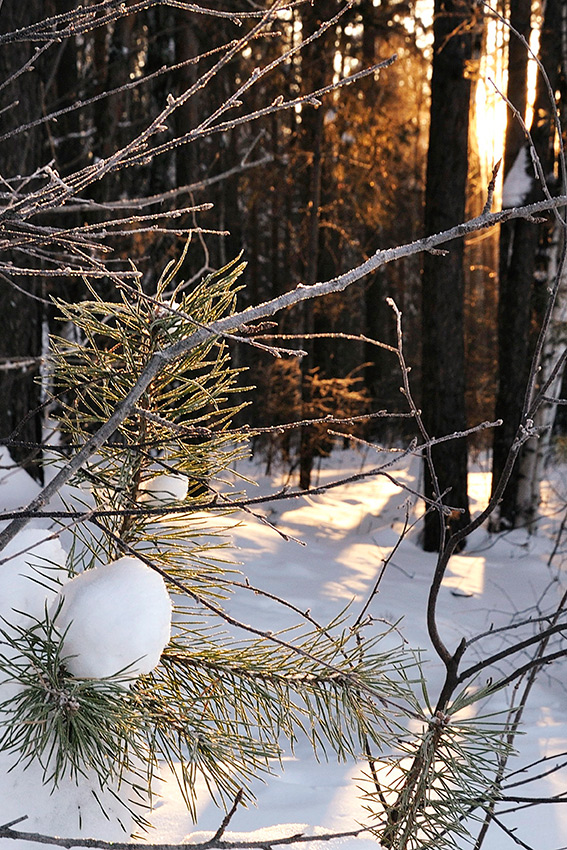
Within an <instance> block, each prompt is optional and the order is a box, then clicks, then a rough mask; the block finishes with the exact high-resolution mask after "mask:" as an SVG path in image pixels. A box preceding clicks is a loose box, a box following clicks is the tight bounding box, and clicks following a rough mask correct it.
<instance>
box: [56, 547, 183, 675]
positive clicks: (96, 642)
mask: <svg viewBox="0 0 567 850" xmlns="http://www.w3.org/2000/svg"><path fill="white" fill-rule="evenodd" d="M61 601H62V605H61V608H60V610H59V611H58V613H57V616H56V617H55V620H54V622H55V624H56V626H57V628H58V629H59V631H60V632H61V633H62V634H63V635H64V638H63V657H64V658H65V665H66V667H67V669H68V670H69V672H70V673H71V675H73V676H76V677H77V678H80V679H90V678H94V679H104V678H106V677H108V676H120V677H121V678H125V679H135V678H137V677H138V676H142V675H143V674H145V673H149V672H150V671H151V670H153V669H154V667H155V666H156V665H157V664H158V663H159V659H160V656H161V653H162V652H163V650H164V648H165V646H166V645H167V643H168V642H169V638H170V636H171V600H170V598H169V594H168V592H167V590H166V588H165V584H164V581H163V579H162V577H161V576H160V575H159V574H158V573H156V572H155V571H154V570H152V569H150V568H149V567H147V566H146V565H145V564H143V563H142V561H140V560H138V558H129V557H125V558H120V559H119V560H118V561H113V562H112V563H110V564H103V565H102V566H100V567H95V568H94V569H92V570H88V571H87V572H85V573H82V574H81V575H79V576H76V577H75V578H74V579H72V581H70V582H68V583H67V584H66V585H65V586H64V587H63V588H62V590H61V591H60V593H59V595H58V596H57V598H56V599H55V600H54V602H53V603H52V606H51V615H52V617H53V616H54V615H55V612H56V611H57V608H58V606H59V605H60V604H61Z"/></svg>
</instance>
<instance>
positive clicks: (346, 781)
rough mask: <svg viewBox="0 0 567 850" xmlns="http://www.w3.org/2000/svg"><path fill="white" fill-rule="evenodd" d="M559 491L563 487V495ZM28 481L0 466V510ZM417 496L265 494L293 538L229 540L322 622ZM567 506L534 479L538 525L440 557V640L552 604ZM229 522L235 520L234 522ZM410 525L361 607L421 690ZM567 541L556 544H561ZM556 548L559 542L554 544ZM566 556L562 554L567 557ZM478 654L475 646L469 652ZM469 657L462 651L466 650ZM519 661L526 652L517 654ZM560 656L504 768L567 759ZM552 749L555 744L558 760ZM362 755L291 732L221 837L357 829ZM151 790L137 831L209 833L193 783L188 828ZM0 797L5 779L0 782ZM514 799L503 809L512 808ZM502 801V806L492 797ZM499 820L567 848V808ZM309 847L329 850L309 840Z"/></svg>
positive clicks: (564, 781) (565, 775)
mask: <svg viewBox="0 0 567 850" xmlns="http://www.w3.org/2000/svg"><path fill="white" fill-rule="evenodd" d="M379 460H380V458H377V457H376V456H375V455H370V454H369V455H367V456H364V457H363V456H362V455H360V454H359V453H357V452H355V451H345V452H336V453H335V454H334V455H333V456H332V457H331V458H329V459H327V460H325V461H323V462H322V466H321V470H320V474H319V483H321V484H322V483H327V482H329V481H332V480H335V479H337V478H339V477H341V476H344V475H348V474H351V473H355V472H360V471H361V469H369V468H371V467H373V466H376V465H377V462H378V461H379ZM239 471H240V472H241V473H243V474H244V475H246V476H247V477H249V478H250V479H253V480H256V481H257V482H258V486H256V487H252V486H251V485H250V486H247V487H246V489H247V490H248V492H249V493H250V494H251V495H260V494H263V493H267V492H270V491H274V490H277V489H278V487H279V485H280V484H281V481H279V480H278V478H277V476H274V477H271V478H268V477H266V476H265V475H263V472H262V467H261V466H260V465H258V464H256V465H254V464H251V463H242V464H241V466H240V467H239ZM390 472H391V473H392V474H393V475H394V476H395V477H396V479H397V480H398V481H399V482H400V483H403V484H406V485H408V486H409V487H411V488H413V489H417V490H419V487H420V481H419V463H418V461H417V460H416V459H414V460H413V461H412V462H409V461H407V459H406V460H405V461H404V462H403V463H402V464H401V466H400V468H399V469H396V470H393V471H392V470H390ZM562 487H563V492H562ZM488 489H489V476H488V474H487V472H486V471H484V470H483V468H482V464H479V465H477V466H476V467H475V468H474V470H473V471H472V472H471V474H470V490H471V495H472V500H473V505H472V506H473V508H474V509H475V510H478V509H480V507H481V506H482V505H483V503H484V502H485V500H486V498H487V496H488ZM34 492H35V485H34V484H33V482H31V481H30V479H29V478H27V476H25V475H24V473H22V472H20V471H18V472H16V473H13V474H6V476H5V479H4V483H3V485H2V486H1V488H0V505H1V506H2V507H4V508H7V507H14V506H16V505H21V504H23V503H25V502H26V501H27V500H28V498H30V497H31V496H32V495H34ZM415 501H416V500H415V498H414V497H413V496H411V495H410V494H408V492H407V491H404V490H403V489H401V488H400V487H398V486H396V485H395V484H394V483H392V481H391V480H389V479H387V478H385V477H369V478H365V479H363V480H361V481H357V482H355V483H352V484H348V485H344V486H341V487H339V488H336V489H331V490H327V491H326V492H325V493H323V494H321V495H317V496H314V497H312V498H310V499H301V500H289V501H278V502H273V503H271V504H270V505H266V506H264V507H263V508H262V509H261V510H259V511H258V512H259V513H263V514H264V515H265V516H266V517H267V518H268V519H269V520H270V522H271V523H272V524H273V525H275V526H277V528H278V529H279V530H281V531H282V532H284V533H285V534H287V535H291V536H292V537H295V538H299V539H300V540H301V541H303V542H304V543H305V546H302V545H300V544H299V543H297V542H293V541H287V542H286V541H285V540H284V539H283V537H282V536H280V535H279V534H277V533H276V532H275V531H274V530H273V529H272V528H270V527H269V525H266V524H265V523H262V522H261V521H260V520H259V519H254V517H251V516H250V515H243V516H242V517H241V518H240V519H241V522H240V524H239V525H238V526H236V527H234V528H233V530H232V532H231V536H232V539H233V542H234V546H235V550H234V557H235V560H238V561H239V562H240V565H241V566H240V569H241V570H242V573H243V574H244V575H246V576H247V577H248V578H249V580H250V583H251V584H252V585H255V586H258V587H261V588H263V589H265V590H267V591H269V592H270V593H272V594H274V595H276V596H280V597H285V598H286V599H287V600H289V601H290V602H292V603H293V604H295V605H296V606H298V607H299V608H300V609H302V610H305V609H307V608H309V609H311V613H312V615H313V616H314V617H315V619H317V620H318V621H320V622H328V621H330V620H331V619H333V617H334V616H336V615H337V614H338V612H340V611H341V610H342V609H344V607H345V606H346V605H347V604H350V605H351V610H352V611H353V613H354V615H356V614H357V613H358V611H359V610H360V608H361V606H362V605H363V604H364V602H365V600H366V598H367V596H368V594H369V592H370V591H371V589H372V587H373V585H374V583H375V581H376V579H377V576H378V575H379V572H380V570H381V569H382V566H383V560H384V558H385V557H387V555H388V554H389V553H390V552H391V550H392V547H393V546H394V545H395V543H396V541H397V540H398V536H399V532H400V530H401V529H402V527H403V523H404V519H405V515H406V507H407V506H408V505H409V508H410V512H411V513H412V515H413V516H415V512H416V510H418V511H419V510H420V509H419V508H416V506H415ZM565 510H567V483H565V484H563V481H562V476H561V474H559V473H558V472H557V471H555V473H554V475H553V484H550V485H549V486H547V487H546V488H545V504H544V513H545V517H544V519H543V520H542V522H541V524H540V528H539V530H538V533H537V534H536V535H533V536H529V535H528V534H527V533H526V532H524V531H519V530H518V531H514V532H510V533H508V534H505V535H499V536H494V535H489V534H488V532H487V531H486V530H485V529H482V528H481V529H479V530H478V531H477V532H475V533H474V534H473V535H472V537H471V538H470V539H469V543H468V546H467V549H466V550H465V551H464V552H463V553H461V554H459V555H456V556H454V557H453V558H452V559H451V562H450V566H449V570H448V573H447V576H446V578H445V580H444V583H443V587H442V590H441V597H440V602H439V612H440V630H441V634H442V638H443V640H444V641H445V642H446V644H447V645H448V646H449V647H450V648H453V647H455V646H456V645H457V644H458V642H459V641H460V640H461V638H462V637H463V636H466V637H469V636H472V635H474V634H476V633H478V632H482V631H485V630H488V629H490V628H491V627H493V628H494V629H497V628H498V627H499V626H502V625H504V624H507V623H509V622H510V621H511V620H517V621H520V620H522V619H524V618H525V617H526V615H527V614H529V613H530V612H532V611H534V606H536V605H537V606H538V610H539V611H540V612H548V611H549V610H552V609H553V605H554V602H556V601H557V599H558V598H559V595H560V592H561V591H562V589H564V586H565V578H566V574H565V571H564V564H563V557H562V556H561V554H560V553H558V554H557V555H556V557H555V558H554V560H553V561H552V563H551V565H548V560H549V555H550V553H551V551H552V549H553V546H554V536H555V535H556V533H557V530H558V528H559V524H560V522H561V519H562V516H563V513H564V512H565ZM231 522H234V520H233V519H232V520H231ZM418 533H419V528H418V527H416V528H415V529H413V530H412V531H411V532H410V533H409V535H408V536H407V538H406V539H405V540H404V541H403V543H402V545H401V547H400V548H399V549H398V551H397V552H396V553H395V556H394V557H393V559H392V560H391V562H390V563H389V565H388V567H387V569H386V572H385V575H384V578H383V580H382V582H381V585H380V591H379V593H378V595H377V596H376V597H375V599H374V600H373V602H372V606H371V614H372V615H373V617H374V618H376V624H375V625H376V629H381V628H382V624H381V622H380V620H382V619H384V620H387V621H389V622H395V621H398V620H400V618H402V622H401V624H400V628H401V630H402V631H403V635H404V637H405V639H406V640H407V641H408V642H409V644H410V645H411V646H412V647H415V648H421V649H422V650H423V657H424V660H425V674H426V678H427V681H428V687H429V690H430V694H431V696H432V699H435V698H436V696H437V693H438V689H439V686H440V683H441V681H442V669H441V666H440V664H439V662H438V660H437V659H436V656H435V654H434V653H433V650H432V649H431V647H430V642H429V639H428V636H427V629H426V617H425V608H426V599H427V593H428V588H429V584H430V580H431V575H432V571H433V568H434V564H435V556H434V555H432V554H428V553H424V552H423V551H422V550H421V549H420V548H419V545H418ZM565 548H567V543H566V547H565ZM560 549H561V547H560ZM565 563H566V564H567V555H566V560H565ZM228 609H229V611H230V613H231V614H232V615H234V616H235V617H236V618H238V619H239V620H241V621H243V622H247V623H253V624H254V625H255V626H258V627H260V628H264V629H271V630H272V631H276V630H277V629H278V628H283V627H285V626H287V625H290V624H291V622H293V617H292V614H291V613H290V610H289V609H285V608H282V607H281V606H278V605H277V603H274V602H272V601H271V600H270V599H268V598H266V597H262V596H258V595H256V594H253V593H250V592H244V591H243V592H241V593H238V594H235V596H234V598H232V599H231V600H230V601H229V603H228ZM505 640H506V638H505V637H504V636H503V635H502V634H500V633H498V634H494V635H492V636H489V637H488V638H487V639H485V640H484V641H480V642H478V643H476V644H474V645H473V646H472V647H471V648H470V650H469V654H470V661H469V662H468V663H474V662H475V660H477V659H478V658H481V657H484V656H485V655H486V654H490V653H493V652H495V651H498V650H499V649H500V648H502V646H504V645H505V643H504V641H505ZM475 653H476V654H475ZM467 658H468V656H467ZM523 660H524V659H523ZM565 670H566V668H565V663H564V662H563V663H562V665H556V666H554V667H553V668H550V669H549V670H546V671H545V672H544V673H541V674H540V676H539V677H538V680H537V684H536V686H535V687H534V689H533V691H532V693H531V696H530V700H529V703H528V706H527V709H526V712H525V714H524V721H525V722H524V727H523V735H522V736H521V737H519V738H518V739H517V740H516V746H517V749H518V753H517V755H515V756H514V757H513V759H512V761H511V762H510V765H509V768H510V769H514V770H521V769H523V768H526V771H525V772H523V773H521V774H518V778H519V779H528V778H529V777H530V776H535V774H540V773H543V772H544V771H546V770H548V769H549V768H550V767H551V766H553V765H554V764H555V763H558V762H561V761H564V760H566V759H567V689H566V687H565ZM505 705H506V702H505V698H504V696H503V695H500V694H499V695H496V696H495V697H493V698H492V701H491V702H490V704H489V706H488V708H489V709H490V710H491V711H498V710H502V709H503V708H504V707H505ZM556 754H557V758H556V759H550V761H549V762H546V763H544V765H543V766H542V765H539V766H538V767H537V768H533V769H531V770H530V769H529V767H528V766H529V765H531V764H533V763H535V762H538V761H539V760H540V759H541V758H542V757H545V756H554V755H556ZM561 754H564V755H563V756H562V755H561ZM364 770H365V765H364V762H363V761H361V762H360V763H358V764H357V763H348V764H336V763H334V762H324V761H322V762H317V760H316V759H315V758H314V756H313V754H312V751H311V749H310V746H309V744H308V743H307V742H302V741H300V742H299V743H298V745H297V747H296V749H295V752H294V754H293V755H291V754H290V755H288V756H287V757H286V758H285V759H284V769H283V770H279V769H278V770H276V775H275V776H273V777H270V778H268V779H267V781H265V782H264V783H261V782H258V784H257V786H256V789H255V791H256V796H257V805H256V807H255V808H247V809H245V808H243V807H240V808H239V809H238V811H237V812H236V814H235V815H234V817H233V819H232V821H231V823H230V827H229V829H230V831H229V832H227V833H226V834H225V835H224V838H225V839H227V840H230V839H231V838H235V837H236V836H238V837H239V838H243V837H244V834H246V837H247V838H248V839H250V838H252V837H254V838H262V839H267V838H270V837H271V838H275V837H277V836H283V835H288V834H290V833H295V832H298V831H305V832H310V833H311V834H313V835H316V834H317V832H321V831H324V832H335V831H336V832H339V831H347V830H351V829H355V828H356V826H357V824H358V823H360V822H361V821H363V820H364V811H363V809H362V802H361V799H360V798H361V791H360V784H361V776H362V774H363V773H364ZM163 779H164V782H163V783H162V786H161V789H160V792H161V799H159V800H158V801H157V803H156V807H155V810H154V812H153V815H152V818H151V820H152V822H153V825H154V829H153V830H152V831H151V832H150V833H149V835H148V840H149V841H152V842H159V843H174V842H180V841H185V840H187V841H189V842H194V841H199V840H203V839H204V838H207V837H210V836H211V832H214V831H216V830H217V829H218V827H219V824H220V822H221V821H222V818H223V812H221V811H219V810H218V809H217V808H216V807H215V806H214V804H213V803H211V802H210V801H209V800H208V798H207V795H206V793H205V792H204V791H203V793H202V795H201V797H200V804H199V809H198V814H199V819H198V825H197V826H195V825H194V824H193V823H192V822H191V820H190V818H189V816H188V815H187V813H186V811H185V807H184V805H183V802H182V800H181V797H180V794H179V792H178V791H177V788H176V785H175V782H174V781H168V779H169V778H168V776H167V775H166V774H164V775H163ZM2 783H3V789H4V790H3V793H4V794H6V793H8V789H9V783H8V784H6V778H4V779H2ZM566 788H567V770H565V769H564V770H563V771H559V772H553V773H549V775H547V776H544V777H542V778H540V779H538V780H537V781H534V782H531V783H529V784H526V785H520V786H519V787H518V788H517V789H516V793H517V794H522V795H524V796H526V797H527V796H530V797H535V796H537V797H544V796H554V795H557V794H564V793H565V790H566ZM512 807H513V806H512V805H510V806H509V808H512ZM501 809H502V810H504V806H503V805H502V806H501ZM503 822H504V823H505V824H506V826H507V827H508V828H509V829H512V830H515V832H514V835H515V836H516V837H517V838H518V839H520V840H521V841H523V842H525V844H524V845H523V846H526V845H527V846H528V847H533V848H534V850H557V849H558V848H561V847H565V846H567V807H566V805H565V804H561V803H557V804H548V805H541V806H537V807H526V808H522V809H520V810H519V811H514V812H511V813H509V814H508V815H505V814H504V815H503ZM337 844H338V845H340V846H341V848H343V850H366V847H368V848H370V847H376V846H377V845H376V842H375V841H374V840H373V839H372V838H370V837H364V838H357V839H354V838H347V839H341V840H339V841H338V842H337ZM307 846H308V847H310V848H311V850H315V848H316V847H317V848H322V847H323V846H325V847H329V846H332V845H329V844H325V845H323V844H321V843H320V842H319V843H317V842H316V841H314V842H312V843H309V844H308V845H307ZM513 846H515V845H514V843H513V841H512V839H511V838H510V837H509V836H507V835H506V834H505V833H504V832H503V831H501V830H500V829H498V828H497V827H495V826H492V827H491V829H490V830H489V834H488V837H487V839H486V841H485V844H484V845H483V847H484V848H485V850H505V848H507V847H513Z"/></svg>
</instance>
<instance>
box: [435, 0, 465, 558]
mask: <svg viewBox="0 0 567 850" xmlns="http://www.w3.org/2000/svg"><path fill="white" fill-rule="evenodd" d="M470 15H471V12H470V6H469V5H468V4H466V3H463V2H459V0H454V2H453V0H445V2H443V0H436V2H435V21H434V57H433V75H432V80H431V123H430V131H429V151H428V158H427V184H426V193H425V227H426V232H427V233H428V234H430V233H436V232H438V231H440V230H445V229H448V228H450V227H452V226H453V225H455V224H458V223H459V222H461V221H463V220H464V216H465V197H466V182H467V170H468V155H467V154H468V129H469V108H470V93H471V83H470V80H469V79H468V78H467V76H466V70H467V63H468V62H469V61H470V59H471V57H472V43H473V42H472V34H471V31H470V27H469V24H470V23H471V22H470ZM445 247H446V249H447V251H448V254H447V255H446V256H433V255H431V254H427V255H426V256H425V259H424V265H423V278H422V296H423V307H422V310H423V313H422V316H423V319H422V321H423V365H422V375H423V377H422V407H423V418H424V422H425V426H426V428H427V430H428V432H429V434H430V435H431V436H432V437H441V436H445V435H447V434H451V433H453V432H455V431H460V430H462V429H463V428H465V427H466V413H465V354H464V321H463V301H464V276H463V243H462V241H455V242H451V243H448V244H447V245H446V246H445ZM431 454H432V459H433V463H434V467H435V474H436V477H437V483H438V488H439V492H440V493H441V494H443V493H445V491H448V492H447V494H446V496H444V498H443V501H444V502H445V503H446V504H449V505H451V506H452V507H454V508H457V509H459V512H458V513H455V514H454V516H452V517H451V518H450V519H449V520H448V522H447V527H446V528H444V529H443V528H442V524H441V521H440V516H439V514H438V512H435V511H434V512H431V513H429V514H428V515H427V516H426V517H425V528H424V539H423V546H424V549H425V550H426V551H436V550H438V549H439V548H440V546H441V545H442V543H443V539H444V536H445V534H446V533H449V532H452V531H455V530H457V529H458V528H459V527H461V526H463V525H464V524H466V523H467V522H468V521H469V518H470V514H469V503H468V494H467V444H466V441H465V440H464V439H460V440H450V441H448V442H445V443H441V444H440V445H438V446H435V447H433V449H432V452H431ZM425 493H426V495H427V496H428V497H429V498H435V497H436V484H435V482H434V480H433V478H432V475H431V471H430V468H429V465H428V463H427V459H425Z"/></svg>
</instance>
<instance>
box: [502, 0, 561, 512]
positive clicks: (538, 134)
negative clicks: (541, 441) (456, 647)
mask: <svg viewBox="0 0 567 850" xmlns="http://www.w3.org/2000/svg"><path fill="white" fill-rule="evenodd" d="M524 14H525V13H524ZM524 25H525V24H524ZM525 34H526V33H525ZM540 60H541V62H542V63H543V65H544V67H545V69H546V72H547V74H548V77H549V80H550V82H551V86H552V88H553V90H555V88H556V86H557V83H558V78H559V73H560V67H561V2H560V0H548V2H547V4H546V6H545V18H544V23H543V28H542V33H541V38H540ZM516 69H517V66H516ZM511 70H513V69H511ZM519 73H520V77H521V80H520V81H519V82H518V81H515V82H514V91H515V92H516V94H515V95H514V96H517V97H519V102H518V106H519V108H521V107H522V104H524V108H525V100H524V99H523V97H522V96H521V95H520V94H518V92H519V90H520V88H521V85H520V83H522V84H524V85H525V82H526V77H525V75H524V71H523V69H521V68H520V71H519ZM512 81H514V77H512ZM553 107H554V104H551V103H550V102H549V95H548V91H547V85H546V83H545V82H544V80H543V78H542V75H541V74H539V75H538V83H537V90H536V99H535V103H534V119H533V122H532V126H531V136H532V139H533V142H534V145H535V148H536V151H537V154H538V156H539V159H540V161H541V164H542V169H543V173H544V174H545V175H549V174H550V173H551V172H552V171H553V160H554V152H553V146H554V137H555V128H554V119H553ZM509 138H510V144H511V145H512V146H514V145H515V144H516V143H515V141H514V137H513V134H510V136H509V135H508V134H507V143H508V140H509ZM514 151H515V147H513V148H512V154H513V153H514ZM530 160H531V158H530V156H529V155H525V161H526V167H527V168H528V169H529V170H530V174H531V172H532V168H531V164H530ZM513 161H514V159H513V157H512V155H510V156H509V157H506V162H507V163H508V165H509V164H510V162H513ZM526 186H527V191H526V196H525V199H524V200H525V201H526V202H529V201H535V200H538V199H539V198H540V197H542V192H541V187H540V186H539V183H537V182H535V181H534V180H533V178H531V186H532V188H531V190H530V188H529V187H530V178H529V177H528V178H527V180H526ZM516 200H517V201H520V200H521V199H520V198H517V199H516ZM548 231H549V226H548V225H544V226H543V228H542V227H541V226H538V225H534V224H533V223H531V222H528V221H525V220H524V219H518V220H517V221H516V222H515V223H514V225H510V224H506V225H504V226H503V227H502V229H501V240H500V281H499V301H498V392H497V397H496V408H495V414H496V417H497V418H499V419H502V421H503V423H504V424H503V425H502V427H500V428H497V429H496V430H495V432H494V442H493V460H492V486H493V490H494V488H495V487H496V486H497V484H498V481H499V480H500V476H501V474H502V471H503V469H504V466H505V464H506V459H507V457H508V453H509V451H510V448H511V446H512V443H513V442H514V439H515V435H516V433H517V429H518V427H519V425H520V422H521V419H522V415H523V409H524V402H525V391H526V381H527V378H528V373H529V361H530V358H531V353H532V347H533V346H532V341H533V337H534V325H535V326H536V328H537V325H538V323H539V320H538V316H537V313H538V309H537V307H535V308H534V304H535V301H536V298H537V293H536V292H535V286H534V284H535V272H536V264H538V262H539V260H541V259H544V256H545V255H544V254H541V256H540V255H539V252H540V246H541V245H542V241H543V242H546V241H548ZM547 259H549V253H548V257H547ZM540 265H541V263H540ZM546 265H547V262H546V261H544V263H543V266H544V267H543V268H538V275H539V277H541V273H542V272H543V275H544V277H545V279H546V281H547V280H548V276H549V271H548V269H547V268H545V266H546ZM541 288H542V287H541V286H540V289H541ZM534 450H535V447H534V445H533V441H530V442H529V443H528V444H526V446H524V449H523V456H524V457H525V458H526V460H525V461H522V458H520V460H519V462H518V463H517V464H516V466H515V467H514V469H513V470H512V474H511V476H510V479H509V481H508V484H507V487H506V490H505V491H504V494H503V497H502V500H501V503H500V506H499V515H498V517H497V520H496V523H494V524H493V527H503V528H513V527H514V526H515V525H517V524H518V523H519V522H521V523H522V524H524V523H526V522H530V521H531V519H532V518H533V516H532V515H533V506H528V505H527V504H526V488H525V482H524V484H522V483H521V482H522V479H523V478H525V476H526V475H529V476H531V475H532V474H533V465H532V463H531V460H530V459H529V457H528V456H529V454H530V453H531V452H533V451H534ZM522 467H523V468H522ZM530 487H531V485H530ZM520 488H521V489H522V491H523V495H522V509H521V510H520V508H519V501H518V500H519V492H520Z"/></svg>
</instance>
